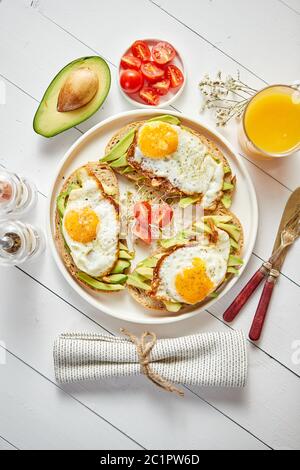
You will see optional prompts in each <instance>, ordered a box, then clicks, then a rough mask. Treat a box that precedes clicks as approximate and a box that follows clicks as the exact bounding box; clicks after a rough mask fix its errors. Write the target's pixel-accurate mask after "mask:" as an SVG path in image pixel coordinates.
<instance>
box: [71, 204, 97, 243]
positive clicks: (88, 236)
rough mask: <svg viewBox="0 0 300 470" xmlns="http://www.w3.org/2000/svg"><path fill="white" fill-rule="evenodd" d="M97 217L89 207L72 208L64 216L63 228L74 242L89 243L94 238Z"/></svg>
mask: <svg viewBox="0 0 300 470" xmlns="http://www.w3.org/2000/svg"><path fill="white" fill-rule="evenodd" d="M99 222H100V221H99V218H98V216H97V214H95V212H94V211H93V210H92V209H90V208H89V207H85V208H84V209H80V210H79V211H75V210H72V211H70V212H68V214H67V215H66V218H65V228H66V230H67V232H68V234H69V235H70V237H71V238H72V240H74V241H75V242H78V243H89V242H92V241H93V240H95V239H96V236H97V227H98V225H99Z"/></svg>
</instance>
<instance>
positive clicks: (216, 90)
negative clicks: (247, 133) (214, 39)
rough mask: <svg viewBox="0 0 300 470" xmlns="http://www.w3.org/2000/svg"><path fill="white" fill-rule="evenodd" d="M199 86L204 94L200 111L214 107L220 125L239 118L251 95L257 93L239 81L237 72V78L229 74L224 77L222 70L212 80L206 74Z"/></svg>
mask: <svg viewBox="0 0 300 470" xmlns="http://www.w3.org/2000/svg"><path fill="white" fill-rule="evenodd" d="M199 87H200V90H201V92H202V94H203V96H204V103H203V106H202V109H201V111H204V110H206V109H215V111H216V124H217V126H221V127H225V126H226V125H227V124H228V122H229V121H230V120H231V119H232V118H234V117H235V118H239V117H240V116H241V115H242V114H243V111H244V109H245V107H246V106H247V104H248V102H249V100H250V99H251V97H252V96H253V95H255V94H256V93H257V90H255V89H254V88H251V87H250V86H248V85H246V83H243V82H242V81H241V79H240V73H239V72H238V73H237V78H233V77H231V76H230V75H229V76H228V77H226V78H225V79H223V78H222V72H218V74H217V77H216V79H214V80H213V79H212V78H210V76H209V75H208V74H206V75H205V76H204V77H203V80H202V81H201V82H200V84H199Z"/></svg>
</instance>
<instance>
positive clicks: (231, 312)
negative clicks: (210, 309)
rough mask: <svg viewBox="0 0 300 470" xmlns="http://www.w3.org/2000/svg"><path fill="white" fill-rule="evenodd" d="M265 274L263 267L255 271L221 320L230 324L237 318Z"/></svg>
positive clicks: (266, 271) (266, 272)
mask: <svg viewBox="0 0 300 470" xmlns="http://www.w3.org/2000/svg"><path fill="white" fill-rule="evenodd" d="M267 274H268V270H267V269H266V268H265V266H262V267H261V268H260V269H259V270H258V271H257V273H255V274H254V276H253V277H252V279H250V281H249V282H248V284H247V285H246V286H245V287H244V289H243V290H242V291H241V292H240V294H239V295H238V296H237V298H236V299H235V300H234V301H233V303H232V304H231V305H230V307H228V309H227V310H226V312H225V313H224V316H223V318H224V320H225V321H226V322H228V323H231V322H232V321H233V320H234V319H235V318H236V317H237V315H238V314H239V313H240V311H241V310H242V308H243V307H244V305H245V304H246V303H247V302H248V300H249V299H250V297H251V296H252V294H253V292H255V290H256V289H257V288H258V286H259V285H260V284H261V282H262V281H263V279H264V278H265V277H266V275H267Z"/></svg>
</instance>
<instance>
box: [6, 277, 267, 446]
mask: <svg viewBox="0 0 300 470" xmlns="http://www.w3.org/2000/svg"><path fill="white" fill-rule="evenodd" d="M16 285H17V286H18V296H17V297H16V295H15V290H16ZM0 296H1V298H2V299H5V300H4V303H3V304H2V308H1V312H2V314H1V319H0V324H1V327H0V329H1V337H2V341H3V342H4V343H5V344H6V346H7V348H8V349H9V350H11V351H12V352H13V353H14V354H16V355H17V356H19V357H21V358H22V359H23V360H24V361H25V362H27V363H28V364H30V365H31V366H33V367H34V368H35V369H37V370H39V371H40V372H41V373H43V374H44V375H46V376H47V377H49V378H50V379H52V380H54V371H53V359H52V347H53V342H54V338H55V337H56V336H57V335H58V334H60V333H61V332H65V331H95V332H97V331H98V332H100V331H101V330H100V328H99V327H96V325H95V324H93V323H92V322H91V321H89V320H87V319H86V318H85V317H84V316H83V315H81V314H80V313H79V312H77V311H75V310H74V309H72V308H71V307H69V306H68V305H66V304H65V303H64V302H63V301H61V300H59V299H58V298H57V297H55V296H53V295H52V294H51V293H49V292H48V291H46V290H45V289H44V288H42V287H41V286H39V285H38V284H36V283H34V281H32V280H31V279H30V278H28V277H27V276H25V274H23V273H21V272H20V271H17V270H15V269H12V270H7V271H6V273H5V276H4V279H3V281H2V282H1V285H0ZM18 299H22V302H21V303H20V301H19V300H18ZM16 324H17V325H18V327H17V329H16ZM37 352H38V353H37ZM10 360H11V358H10V356H8V366H3V369H4V380H5V379H6V378H7V375H5V374H10V376H11V377H12V378H11V381H10V382H9V380H5V382H6V385H5V386H4V387H2V386H1V391H0V410H1V407H2V409H3V413H4V415H3V419H1V423H0V433H2V434H3V435H6V436H7V437H8V439H9V438H12V437H13V438H14V442H16V443H17V444H18V446H20V447H21V448H23V447H25V444H26V447H28V446H29V445H32V444H30V443H35V442H36V445H37V446H39V447H41V446H42V445H45V446H54V447H55V446H57V445H59V443H60V442H61V444H60V445H61V446H68V447H69V446H72V447H80V446H81V444H82V445H84V446H85V447H87V446H88V445H90V446H93V445H99V447H103V446H105V445H106V446H107V448H111V447H110V446H112V447H114V448H115V447H116V446H117V445H121V446H124V445H125V447H126V445H127V444H126V441H125V440H124V442H122V441H121V442H120V440H117V437H116V438H115V440H112V441H111V438H110V435H111V433H109V428H108V427H107V426H106V425H103V423H102V422H101V421H100V420H99V419H98V425H97V426H98V428H99V429H95V427H94V428H93V419H94V417H93V416H92V417H88V419H89V420H90V422H89V423H90V424H89V427H88V431H89V432H87V429H86V427H87V423H86V421H85V414H86V410H84V409H83V408H82V407H81V408H80V407H79V409H78V410H77V408H76V407H77V404H75V405H76V406H75V405H74V404H72V406H71V405H70V404H69V399H68V398H67V397H65V396H64V395H62V393H61V392H57V391H54V392H53V385H51V384H47V386H46V385H45V383H44V380H42V379H40V378H39V377H37V374H33V373H31V371H29V372H28V371H27V370H25V371H24V372H23V366H20V365H18V364H17V363H16V364H15V361H13V366H14V367H13V369H12V370H11V369H10V367H9V365H10ZM1 367H2V366H1ZM19 369H21V370H19ZM26 375H27V376H28V377H27V379H26ZM14 380H15V381H17V382H16V383H14ZM17 383H18V384H20V383H21V384H22V387H18V386H17ZM29 387H30V388H29ZM15 389H17V390H16V391H15V392H13V391H14V390H15ZM64 389H65V390H66V391H68V393H71V394H72V395H74V396H75V397H76V398H77V399H79V400H80V401H81V402H83V403H85V404H86V405H87V406H88V407H90V408H91V409H93V410H94V411H96V412H97V413H99V414H101V416H103V417H104V418H106V419H107V420H109V421H110V422H112V423H113V424H114V425H115V426H117V427H118V428H120V429H122V430H123V431H124V432H126V433H127V434H128V435H130V436H131V437H133V438H137V440H138V442H139V443H141V444H142V445H144V446H145V447H146V448H149V449H150V448H153V449H155V448H162V449H167V448H172V449H206V448H213V449H226V448H230V449H231V448H232V449H243V448H249V449H263V448H264V446H263V445H262V444H261V443H260V442H259V441H257V440H256V439H255V438H254V437H252V436H251V435H250V434H248V433H247V432H246V431H243V430H242V429H241V428H240V427H239V426H237V425H236V424H234V423H232V422H231V421H230V420H228V419H227V418H226V417H224V416H223V415H222V414H220V413H219V412H218V411H216V410H214V409H213V408H211V407H210V406H209V405H208V404H206V403H204V402H203V401H201V400H199V398H197V397H196V396H194V395H193V394H191V393H189V392H187V395H186V398H185V400H180V399H179V398H178V397H177V396H173V395H171V396H170V395H169V394H167V393H165V392H162V391H161V390H159V389H156V388H155V387H154V386H153V385H152V384H151V383H147V382H146V380H145V379H144V378H142V377H140V378H130V379H124V380H113V381H103V382H101V383H99V384H88V383H87V384H82V385H70V386H66V387H64ZM1 394H2V396H1ZM22 397H23V398H22ZM19 400H20V404H19V406H20V407H24V408H25V410H24V411H23V412H21V409H19V408H18V407H17V404H18V401H19ZM27 407H28V408H29V414H30V413H32V408H33V413H32V414H33V421H31V423H32V427H33V431H32V435H31V436H30V437H27V436H26V437H25V436H24V440H25V439H26V440H25V441H23V440H22V439H23V438H22V436H23V432H24V428H23V427H22V426H21V427H20V428H19V426H18V429H17V430H15V431H14V430H13V429H12V426H11V425H10V422H11V418H12V414H13V415H14V416H20V418H19V419H20V421H21V423H24V424H23V426H25V425H27V426H28V416H27ZM5 410H6V411H5ZM54 410H55V411H54ZM81 410H82V411H81ZM80 413H81V414H80ZM133 415H134V416H138V417H139V419H138V420H136V419H132V417H133ZM1 416H2V410H1ZM52 416H53V418H51V417H52ZM16 419H17V418H15V420H14V421H13V422H14V428H15V427H16V423H17V424H18V423H19V421H17V422H16ZM60 421H62V425H61V426H59V423H60ZM42 423H44V425H45V426H47V428H48V427H49V430H48V431H47V432H46V433H44V434H45V436H43V432H42V429H40V427H41V426H42ZM96 423H97V422H96ZM204 423H205V424H204ZM76 424H77V427H76ZM58 427H60V432H59V430H58V429H57V428H58ZM72 428H74V432H71V429H72ZM77 429H78V430H77ZM35 430H36V432H35ZM37 431H39V432H37ZM55 433H57V434H55ZM76 433H78V434H77V435H76ZM84 433H87V435H86V438H84V437H83V436H84ZM103 433H107V438H106V439H105V438H102V434H103ZM40 434H42V436H41V437H38V436H39V435H40ZM64 434H67V435H68V434H69V435H70V437H69V440H68V437H67V436H64ZM91 434H92V435H94V438H93V440H91V441H90V436H91ZM78 437H80V440H78ZM27 439H30V440H29V442H28V440H27ZM44 440H45V441H44ZM97 442H98V444H97ZM129 444H130V442H129ZM131 447H132V446H131ZM121 448H122V447H121Z"/></svg>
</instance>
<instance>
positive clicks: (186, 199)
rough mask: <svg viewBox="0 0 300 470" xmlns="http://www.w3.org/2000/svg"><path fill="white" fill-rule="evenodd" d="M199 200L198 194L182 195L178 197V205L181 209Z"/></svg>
mask: <svg viewBox="0 0 300 470" xmlns="http://www.w3.org/2000/svg"><path fill="white" fill-rule="evenodd" d="M200 200H201V197H200V196H195V197H184V198H182V199H180V201H179V207H180V208H181V209H186V208H187V207H189V206H192V205H193V204H196V202H199V201H200Z"/></svg>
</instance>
